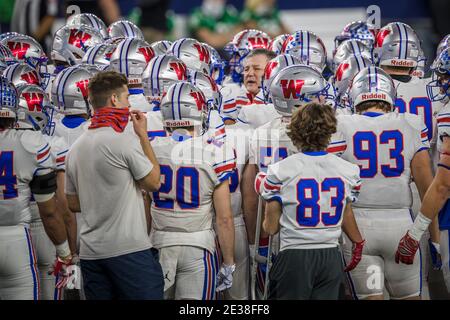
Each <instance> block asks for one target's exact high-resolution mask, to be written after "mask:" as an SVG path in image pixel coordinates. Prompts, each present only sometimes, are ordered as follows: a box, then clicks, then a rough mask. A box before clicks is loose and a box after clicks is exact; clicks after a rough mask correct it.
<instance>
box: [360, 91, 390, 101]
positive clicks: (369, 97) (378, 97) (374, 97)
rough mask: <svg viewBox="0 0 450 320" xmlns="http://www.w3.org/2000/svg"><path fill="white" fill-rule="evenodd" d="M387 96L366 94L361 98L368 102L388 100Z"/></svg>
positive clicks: (383, 94)
mask: <svg viewBox="0 0 450 320" xmlns="http://www.w3.org/2000/svg"><path fill="white" fill-rule="evenodd" d="M386 98H387V97H386V94H385V93H376V92H374V93H366V94H363V95H362V96H361V100H362V101H366V100H386Z"/></svg>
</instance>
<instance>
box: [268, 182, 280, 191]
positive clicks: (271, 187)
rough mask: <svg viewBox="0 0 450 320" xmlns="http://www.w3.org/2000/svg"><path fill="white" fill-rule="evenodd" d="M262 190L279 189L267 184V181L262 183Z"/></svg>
mask: <svg viewBox="0 0 450 320" xmlns="http://www.w3.org/2000/svg"><path fill="white" fill-rule="evenodd" d="M264 188H266V189H267V190H280V189H281V187H279V186H271V185H269V184H268V183H267V181H266V180H265V181H264Z"/></svg>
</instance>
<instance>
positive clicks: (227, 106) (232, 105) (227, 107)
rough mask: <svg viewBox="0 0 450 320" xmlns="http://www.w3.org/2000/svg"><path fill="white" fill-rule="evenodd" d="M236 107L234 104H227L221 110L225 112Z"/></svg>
mask: <svg viewBox="0 0 450 320" xmlns="http://www.w3.org/2000/svg"><path fill="white" fill-rule="evenodd" d="M235 107H236V103H229V104H225V105H224V106H223V109H224V110H226V109H233V108H235Z"/></svg>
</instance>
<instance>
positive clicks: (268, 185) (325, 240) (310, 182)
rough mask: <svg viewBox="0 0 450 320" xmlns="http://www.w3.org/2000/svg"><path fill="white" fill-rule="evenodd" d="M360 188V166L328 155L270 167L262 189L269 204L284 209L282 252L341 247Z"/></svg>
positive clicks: (295, 158)
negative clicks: (351, 205) (347, 216)
mask: <svg viewBox="0 0 450 320" xmlns="http://www.w3.org/2000/svg"><path fill="white" fill-rule="evenodd" d="M360 185H361V180H360V178H359V168H358V166H356V165H354V164H351V163H350V162H347V161H345V160H343V159H340V158H339V157H337V156H335V155H333V154H329V153H327V152H325V151H319V152H305V153H301V152H299V153H296V154H293V155H291V156H289V157H287V158H286V159H284V160H281V161H279V162H277V163H275V164H271V165H270V166H269V170H268V171H267V177H266V178H265V179H264V180H263V182H262V186H261V189H262V197H263V198H264V200H266V201H279V202H280V203H281V204H282V210H283V211H282V214H281V218H280V251H281V250H285V249H314V248H330V247H336V246H337V245H338V242H339V241H338V239H339V237H340V235H341V223H342V219H343V212H344V209H345V206H346V204H347V202H354V201H355V200H356V198H357V196H358V193H359V188H360Z"/></svg>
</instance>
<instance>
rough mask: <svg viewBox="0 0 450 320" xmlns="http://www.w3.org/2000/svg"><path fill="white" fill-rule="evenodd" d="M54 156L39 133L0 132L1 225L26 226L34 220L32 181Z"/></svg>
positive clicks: (26, 131)
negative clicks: (32, 213)
mask: <svg viewBox="0 0 450 320" xmlns="http://www.w3.org/2000/svg"><path fill="white" fill-rule="evenodd" d="M51 157H52V155H51V153H50V145H49V144H48V143H45V142H44V140H43V137H42V134H41V133H40V132H34V131H29V130H13V129H7V130H4V131H0V185H2V188H1V189H0V226H15V225H20V224H24V225H27V224H29V223H30V221H31V210H30V206H29V202H30V198H31V190H30V186H29V184H30V182H31V181H32V180H33V177H34V176H35V174H36V172H37V171H38V170H45V169H44V168H42V167H41V166H40V164H46V163H48V162H49V160H50V158H51Z"/></svg>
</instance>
